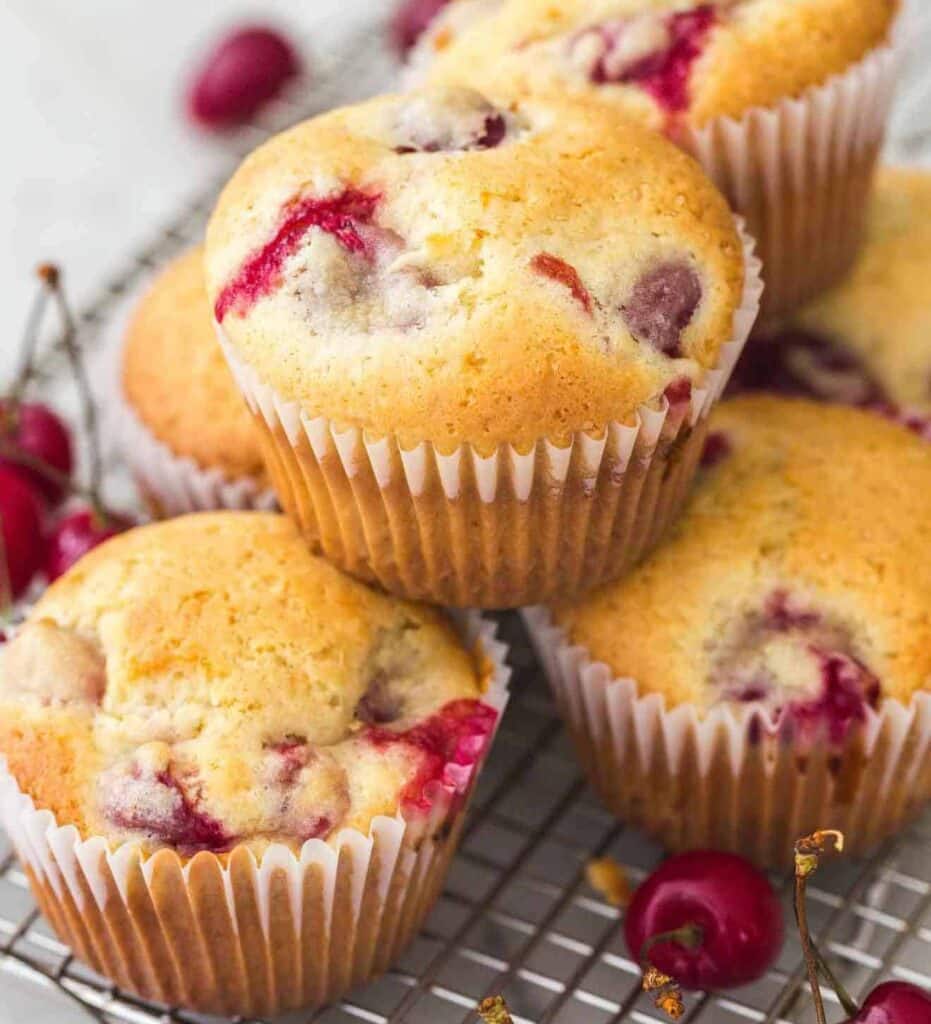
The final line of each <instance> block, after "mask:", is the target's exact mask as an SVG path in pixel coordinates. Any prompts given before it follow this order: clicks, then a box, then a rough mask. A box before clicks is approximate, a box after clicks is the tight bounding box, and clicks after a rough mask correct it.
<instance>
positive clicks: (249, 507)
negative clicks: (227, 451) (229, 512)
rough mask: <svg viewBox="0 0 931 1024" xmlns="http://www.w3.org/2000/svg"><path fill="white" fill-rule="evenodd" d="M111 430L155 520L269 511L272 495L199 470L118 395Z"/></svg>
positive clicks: (254, 484) (252, 483)
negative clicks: (220, 511)
mask: <svg viewBox="0 0 931 1024" xmlns="http://www.w3.org/2000/svg"><path fill="white" fill-rule="evenodd" d="M114 405H115V414H114V415H113V429H114V430H115V431H116V432H117V433H118V436H119V445H120V453H121V454H122V456H123V459H124V461H125V462H126V464H127V465H128V466H129V468H130V471H131V473H132V475H133V478H134V479H135V481H136V485H137V487H138V488H139V491H140V493H141V494H142V497H143V499H144V501H145V503H146V505H147V506H148V508H149V510H150V511H151V513H152V514H153V515H154V516H155V517H156V518H158V519H168V518H171V517H172V516H180V515H184V514H186V513H188V512H207V511H211V510H213V509H234V510H241V511H271V510H273V509H276V508H277V507H278V501H277V498H276V497H275V492H274V491H273V490H272V489H271V488H270V487H268V486H263V485H262V484H261V483H260V482H259V481H258V480H256V479H254V478H252V477H246V476H241V477H233V476H229V475H227V474H226V473H224V472H223V471H222V470H220V469H217V468H212V469H207V468H205V467H203V466H199V465H198V464H197V463H196V462H195V461H194V460H193V459H190V458H187V457H185V456H180V455H177V454H175V453H174V452H173V451H172V450H171V449H170V448H169V447H168V446H167V445H166V444H164V443H163V442H161V441H160V440H159V439H158V438H157V437H156V436H155V435H154V434H153V433H152V432H151V431H150V430H149V429H148V427H146V426H145V424H144V423H143V422H142V421H141V420H140V419H139V417H138V416H137V415H136V414H135V412H133V410H132V409H131V408H130V407H129V406H128V404H127V403H126V401H125V399H123V398H122V397H121V396H120V397H117V398H116V401H115V403H114Z"/></svg>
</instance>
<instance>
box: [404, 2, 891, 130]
mask: <svg viewBox="0 0 931 1024" xmlns="http://www.w3.org/2000/svg"><path fill="white" fill-rule="evenodd" d="M899 8H900V3H899V0H718V2H707V3H696V2H695V0H502V2H501V3H497V4H496V3H493V2H487V0H485V2H482V0H458V2H454V3H452V4H451V5H450V6H449V7H448V8H447V9H446V10H445V11H444V12H443V13H441V14H440V16H439V17H438V18H437V19H436V20H435V22H434V23H433V24H432V25H431V27H430V29H429V30H428V31H427V33H425V35H424V37H423V39H422V40H421V42H420V43H419V44H418V47H417V50H416V51H415V53H414V55H413V58H412V60H413V64H414V67H415V69H417V71H418V73H424V74H426V76H427V78H428V79H429V80H430V81H433V82H458V83H461V84H463V85H470V86H472V87H473V88H477V89H487V90H489V91H493V92H498V93H500V94H504V95H508V94H514V93H517V94H523V93H524V92H527V91H531V92H535V93H550V92H556V93H565V92H568V93H569V94H571V95H574V96H584V97H586V98H589V99H599V100H602V101H606V102H608V103H609V104H611V105H613V106H615V107H619V108H621V109H622V110H623V111H625V112H627V113H629V114H632V115H634V116H636V117H639V118H641V119H643V120H644V121H646V123H648V124H649V125H650V126H651V127H654V128H661V127H664V126H666V127H673V126H674V125H675V124H681V123H684V124H689V125H691V126H693V127H700V126H702V125H704V124H706V123H707V122H708V121H710V120H711V119H713V118H716V117H721V116H726V117H740V116H742V115H743V114H745V113H746V112H747V111H748V110H750V109H752V108H759V107H771V106H773V105H775V104H776V103H778V102H779V101H780V100H783V99H786V98H791V97H798V96H800V95H801V94H802V93H803V92H805V91H806V90H807V89H810V88H812V87H814V86H818V85H821V84H823V83H824V82H826V81H827V80H828V79H829V78H831V77H832V76H834V75H837V74H840V73H842V72H844V71H845V70H847V68H849V67H850V66H851V65H853V64H855V63H856V62H858V61H859V60H861V59H862V58H863V57H864V56H865V55H866V54H867V53H869V52H870V51H871V50H873V49H875V48H876V47H878V46H880V45H881V44H882V43H884V42H885V41H887V39H888V38H889V36H890V32H891V29H892V25H893V22H894V20H895V17H896V14H897V13H898V11H899Z"/></svg>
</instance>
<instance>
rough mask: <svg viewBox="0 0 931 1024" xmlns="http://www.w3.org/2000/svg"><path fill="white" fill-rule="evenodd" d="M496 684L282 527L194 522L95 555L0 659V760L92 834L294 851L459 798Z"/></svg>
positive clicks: (277, 521)
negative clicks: (487, 693)
mask: <svg viewBox="0 0 931 1024" xmlns="http://www.w3.org/2000/svg"><path fill="white" fill-rule="evenodd" d="M487 674H488V672H487V668H483V667H480V666H479V665H478V664H477V662H476V661H474V660H473V657H472V655H471V654H470V653H469V652H468V651H466V650H465V649H464V648H463V647H462V645H461V644H460V642H459V640H458V638H457V635H456V633H455V632H454V631H453V629H452V627H451V626H450V625H449V624H448V623H447V621H446V620H445V619H444V618H443V617H442V616H441V615H440V613H438V612H435V611H432V610H430V609H427V608H425V607H420V606H416V605H412V604H405V603H403V602H401V601H396V600H393V599H391V598H388V597H384V596H382V595H380V594H377V593H375V592H374V591H372V590H369V589H368V588H366V587H365V586H363V585H362V584H360V583H357V582H355V581H353V580H351V579H349V578H348V577H346V576H343V575H341V574H340V573H339V572H338V571H337V570H336V569H334V568H332V567H331V566H330V565H328V564H327V563H325V562H323V561H322V560H320V559H318V558H315V557H313V556H312V555H310V554H308V552H307V549H306V546H305V545H304V544H303V543H302V542H301V541H300V539H299V537H298V534H297V532H296V530H295V528H294V527H293V526H292V525H291V524H290V523H289V522H288V521H287V520H286V519H285V518H284V517H281V516H276V515H272V514H261V513H245V512H223V513H204V514H200V515H194V516H185V517H182V518H179V519H174V520H171V521H169V522H166V523H160V524H157V525H154V526H147V527H142V528H139V529H136V530H133V531H131V532H129V533H126V534H123V535H121V536H120V537H118V538H116V539H114V540H112V541H110V542H109V543H107V544H105V545H103V546H102V547H100V548H97V549H96V550H94V551H93V552H91V553H90V554H88V555H87V556H86V557H85V558H83V559H82V560H81V561H80V562H79V563H78V564H77V565H76V566H75V567H74V568H73V569H72V570H71V571H70V572H69V573H68V574H66V575H65V576H64V577H62V578H61V579H60V580H59V581H58V582H56V583H54V584H53V585H52V586H51V587H50V588H49V589H48V591H47V592H46V593H45V594H44V595H43V597H42V598H41V600H40V601H39V602H38V604H37V605H36V606H35V608H34V609H33V611H32V613H31V615H30V616H29V619H28V620H27V622H26V623H25V624H24V626H23V627H22V629H21V630H20V631H19V632H18V633H17V635H16V636H15V638H14V639H13V640H12V641H11V642H10V643H9V644H8V645H7V646H6V647H5V648H0V753H2V754H4V755H5V756H6V758H7V761H8V763H9V767H10V769H11V770H12V772H13V775H14V776H15V778H16V780H17V782H18V784H19V786H20V788H21V789H23V790H24V792H26V793H28V794H29V795H30V796H31V797H32V798H33V800H34V801H35V803H36V805H37V806H38V807H40V808H47V809H49V810H51V811H52V812H53V813H54V814H55V816H56V818H57V819H58V822H59V824H74V825H75V826H77V828H78V830H79V831H80V832H81V834H82V835H84V836H89V835H103V836H105V837H106V838H107V839H108V840H109V841H110V842H111V843H116V842H120V841H123V840H138V841H139V842H140V843H142V844H143V847H144V848H145V849H147V850H151V849H155V848H159V847H169V848H173V849H175V850H177V851H178V852H179V853H180V854H181V855H183V856H188V855H191V854H193V853H195V852H197V851H199V850H211V851H214V852H224V851H226V850H229V849H230V848H231V847H232V846H233V845H235V844H237V843H247V844H249V845H251V846H252V847H253V848H256V849H258V850H261V848H263V847H264V846H265V845H266V844H267V843H268V842H270V841H277V842H283V843H285V844H288V845H290V846H291V847H292V848H297V847H299V846H300V845H301V844H302V843H303V842H304V841H305V840H308V839H312V838H321V839H326V838H327V837H330V836H334V835H335V834H336V833H338V832H339V830H340V829H341V828H344V827H352V828H357V829H361V830H362V831H367V830H368V828H369V825H370V823H371V821H372V818H373V817H374V816H376V815H380V814H385V815H389V816H391V815H394V814H395V813H397V812H398V811H400V812H401V813H403V814H404V816H405V817H409V816H411V815H415V814H417V813H418V812H420V813H426V812H427V811H428V810H429V809H430V807H431V806H432V802H433V800H434V799H435V798H436V797H437V796H438V795H439V789H440V787H442V788H444V789H446V790H448V791H449V792H450V794H451V798H452V799H455V798H456V796H457V794H459V793H461V792H462V791H463V789H464V788H465V786H466V784H467V782H468V780H469V778H470V777H471V775H472V773H473V770H474V768H475V765H476V763H477V761H478V760H479V759H480V757H481V755H482V753H483V752H484V749H485V747H486V745H487V743H488V742H489V741H490V738H491V734H492V731H493V727H494V723H495V719H496V714H497V712H496V711H495V710H494V709H493V708H492V707H490V706H489V705H487V704H485V703H483V702H482V701H481V696H482V693H483V692H484V689H485V687H486V682H487V680H486V678H485V677H486V676H487Z"/></svg>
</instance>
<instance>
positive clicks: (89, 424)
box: [43, 267, 103, 509]
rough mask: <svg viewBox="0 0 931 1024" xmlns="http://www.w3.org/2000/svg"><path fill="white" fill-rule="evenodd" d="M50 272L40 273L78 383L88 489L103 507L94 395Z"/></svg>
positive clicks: (67, 309) (63, 300)
mask: <svg viewBox="0 0 931 1024" xmlns="http://www.w3.org/2000/svg"><path fill="white" fill-rule="evenodd" d="M48 270H49V272H48V273H46V274H45V275H44V276H43V282H44V283H45V286H46V288H47V289H48V290H49V291H50V292H51V294H52V297H53V298H54V299H55V303H56V305H57V306H58V312H59V315H60V316H61V319H62V323H63V325H64V332H63V334H62V339H61V340H62V344H63V345H64V347H65V353H66V354H67V356H68V362H69V363H70V364H71V372H72V374H73V375H74V379H75V381H76V382H77V385H78V393H79V395H80V398H81V409H82V414H83V420H84V433H85V434H86V436H87V440H88V444H89V446H90V454H91V468H90V493H91V494H93V495H94V507H95V508H97V509H102V507H103V504H102V502H101V501H100V497H99V495H100V485H101V482H102V479H103V464H102V462H101V456H100V434H99V431H98V424H97V407H96V405H95V403H94V395H93V392H92V391H91V386H90V381H89V380H88V377H87V372H86V370H85V368H84V361H83V359H82V358H81V348H80V345H79V344H78V341H77V324H76V323H75V322H74V317H73V316H72V314H71V307H70V306H69V305H68V300H67V299H66V298H65V292H64V289H63V288H62V286H61V273H60V272H59V271H58V270H57V268H54V267H49V268H48Z"/></svg>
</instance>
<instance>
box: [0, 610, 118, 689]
mask: <svg viewBox="0 0 931 1024" xmlns="http://www.w3.org/2000/svg"><path fill="white" fill-rule="evenodd" d="M2 658H3V660H2V670H0V690H4V691H7V692H10V693H16V694H23V693H28V694H30V695H31V696H32V697H34V698H36V699H38V700H39V701H40V702H41V703H43V704H72V703H87V704H96V703H97V702H99V701H100V699H101V697H103V694H104V691H105V689H106V685H107V670H106V662H105V660H104V656H103V652H102V651H101V650H100V648H99V647H98V646H97V645H96V644H95V643H94V642H93V641H92V640H89V639H87V638H85V637H83V636H81V635H80V634H79V633H77V632H75V631H74V630H72V629H66V628H65V627H63V626H59V625H58V624H57V623H55V622H52V621H51V620H50V619H38V620H36V621H34V622H29V623H27V624H26V625H25V626H23V628H22V629H21V630H20V631H19V633H18V634H17V635H16V637H15V639H14V640H13V641H12V642H11V643H10V644H8V645H7V646H6V647H5V648H4V651H3V656H2Z"/></svg>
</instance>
